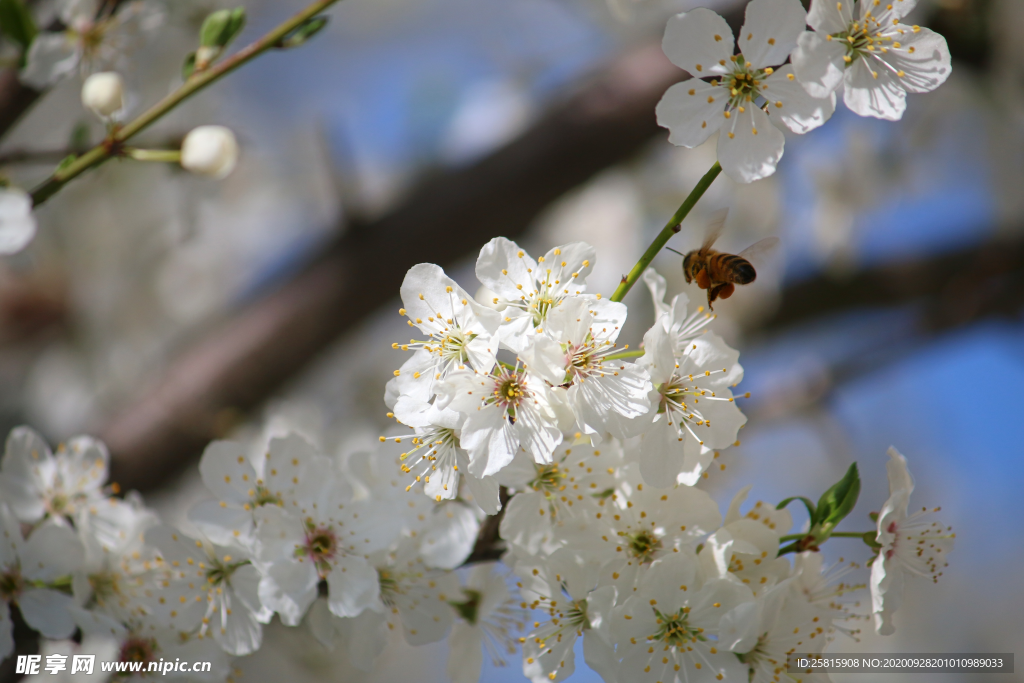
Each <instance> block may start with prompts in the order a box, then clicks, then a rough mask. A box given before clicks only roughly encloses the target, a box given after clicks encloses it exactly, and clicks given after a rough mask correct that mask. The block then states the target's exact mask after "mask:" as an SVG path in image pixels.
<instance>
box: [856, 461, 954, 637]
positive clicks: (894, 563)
mask: <svg viewBox="0 0 1024 683" xmlns="http://www.w3.org/2000/svg"><path fill="white" fill-rule="evenodd" d="M888 454H889V462H887V463H886V464H885V467H886V471H887V472H888V475H889V499H888V500H887V501H885V505H883V506H882V511H881V512H880V513H879V515H878V537H877V541H878V543H880V544H881V546H882V547H881V549H880V550H879V551H878V555H877V556H876V557H875V559H874V562H873V563H872V565H871V611H872V613H873V614H874V619H875V630H876V631H878V633H880V634H881V635H883V636H887V635H891V634H892V633H893V632H894V631H895V630H896V628H895V626H893V623H892V617H893V614H894V613H895V612H896V610H897V609H899V607H900V605H901V604H902V603H903V581H904V577H905V576H906V574H908V573H909V574H911V575H913V576H921V577H924V578H928V579H931V580H932V581H934V582H936V583H938V580H939V577H940V576H942V570H943V569H944V568H945V567H946V556H947V555H948V554H949V552H950V551H951V550H952V549H953V539H954V538H955V537H956V534H954V533H953V532H952V527H947V526H943V525H942V524H941V523H939V522H936V521H931V522H929V521H928V516H929V515H930V514H931V513H933V512H938V508H935V509H934V510H928V508H921V509H920V510H918V511H916V512H913V513H910V512H909V510H908V508H909V505H910V494H911V493H912V492H913V490H914V478H913V477H912V476H910V470H908V469H907V459H906V458H905V457H903V454H901V453H900V452H899V451H897V450H896V449H895V448H893V447H891V446H890V447H889V450H888Z"/></svg>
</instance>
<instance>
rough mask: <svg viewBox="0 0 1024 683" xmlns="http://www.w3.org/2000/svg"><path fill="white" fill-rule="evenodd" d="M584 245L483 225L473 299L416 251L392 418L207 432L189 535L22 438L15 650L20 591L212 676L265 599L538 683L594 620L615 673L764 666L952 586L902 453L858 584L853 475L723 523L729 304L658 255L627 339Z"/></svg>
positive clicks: (737, 672) (262, 615)
mask: <svg viewBox="0 0 1024 683" xmlns="http://www.w3.org/2000/svg"><path fill="white" fill-rule="evenodd" d="M595 258H596V256H595V254H594V251H593V249H592V248H591V247H589V246H587V245H585V244H581V243H576V244H569V245H565V246H562V247H559V248H556V249H552V250H551V251H550V252H548V253H547V254H546V255H545V256H544V257H543V258H538V259H536V260H534V259H532V258H531V257H530V256H528V255H527V254H526V253H525V252H524V251H523V250H522V249H520V248H519V247H518V246H517V245H516V244H514V243H512V242H510V241H508V240H505V239H496V240H493V241H492V242H490V243H489V244H488V245H487V246H486V247H484V249H483V251H482V252H481V255H480V259H479V261H478V264H477V266H478V267H477V272H478V276H479V278H480V280H481V281H482V282H483V283H484V286H482V287H481V288H480V291H479V292H478V293H477V297H478V298H479V301H478V300H477V298H473V297H471V296H470V295H469V294H468V293H467V292H466V291H465V290H463V289H462V288H461V287H459V286H458V285H457V284H456V283H455V282H454V281H453V280H451V279H449V278H448V277H447V276H445V274H444V273H443V271H442V270H441V269H440V268H439V267H437V266H433V265H419V266H416V267H414V268H412V269H411V270H410V271H409V274H408V277H407V278H406V281H405V283H404V284H403V286H402V296H403V299H404V302H405V308H403V310H402V313H403V315H405V316H407V317H408V319H409V323H410V325H411V326H412V327H413V328H414V329H416V330H418V331H419V332H420V336H421V337H422V338H421V339H418V340H417V339H413V340H410V341H409V343H408V344H399V345H397V346H398V347H399V348H403V347H404V348H406V349H407V350H408V351H409V352H411V355H410V357H409V358H408V360H407V361H406V362H405V363H404V364H403V365H402V367H401V369H400V370H399V371H398V372H396V376H395V377H394V379H392V380H391V381H390V383H389V384H388V387H387V393H386V401H387V403H388V405H389V406H390V407H391V408H392V411H393V413H392V415H393V416H394V417H395V418H396V419H397V420H398V421H399V422H400V423H401V424H402V425H403V426H400V427H399V428H400V429H401V430H402V433H401V435H395V436H392V437H382V441H384V442H385V443H384V444H383V445H380V446H378V447H377V452H375V453H356V454H352V455H349V456H347V457H345V458H335V457H329V456H327V455H325V454H323V453H321V452H319V451H318V450H317V448H316V447H314V446H313V445H311V444H310V443H309V442H308V441H307V440H306V439H304V438H303V437H301V436H299V435H297V434H294V433H280V430H275V432H274V433H273V435H271V434H267V435H266V436H265V437H263V438H261V439H259V440H257V441H256V443H255V444H254V445H253V446H251V447H250V446H243V445H242V444H239V443H235V442H229V441H218V442H214V443H212V444H211V445H210V446H209V447H208V448H207V449H206V452H205V453H204V454H203V457H202V460H201V462H200V464H199V471H200V474H201V476H202V480H203V483H204V484H205V486H206V488H207V489H208V490H209V494H210V499H209V500H207V501H204V502H200V503H198V504H196V505H195V506H194V507H193V508H192V509H191V510H190V511H189V515H188V518H189V521H190V523H191V525H192V527H193V528H194V530H193V531H190V532H188V533H186V532H184V531H181V530H178V529H175V528H172V527H170V526H167V525H165V524H162V523H161V522H160V520H159V519H158V517H157V515H156V514H154V513H153V512H152V511H149V510H147V509H146V508H145V506H144V505H143V503H142V501H141V499H140V498H139V497H138V496H137V495H135V494H129V495H128V496H126V497H124V498H121V497H119V496H118V495H117V494H118V491H117V487H116V486H107V485H106V479H107V464H108V460H109V456H108V454H107V451H106V449H105V448H104V446H103V445H102V444H101V443H99V442H97V441H95V440H93V439H91V438H88V437H79V438H76V439H73V440H71V441H70V442H68V443H67V444H66V445H63V446H61V447H60V448H58V450H57V451H56V453H54V452H51V450H50V449H49V447H48V446H47V444H46V443H45V441H43V439H42V438H41V437H40V436H39V435H37V434H36V433H35V432H33V431H31V430H30V429H28V428H26V427H19V428H18V429H15V430H14V431H13V432H12V433H11V435H10V437H9V438H8V441H7V446H6V451H5V453H4V455H3V459H2V461H0V496H2V497H0V522H2V525H3V534H4V536H3V539H2V541H3V543H2V545H0V658H3V657H7V656H8V655H10V654H11V652H12V650H13V646H14V642H13V638H12V631H13V626H12V624H13V623H15V622H14V621H12V618H13V616H14V613H13V612H12V610H17V611H18V613H19V614H20V619H21V620H22V621H23V622H24V624H26V625H27V626H28V627H30V628H32V629H35V630H36V631H38V632H39V633H40V634H41V635H42V636H45V637H46V638H50V639H58V640H59V639H68V638H71V637H72V636H74V635H75V634H76V633H78V634H80V637H81V638H86V639H88V642H89V643H90V644H91V645H90V646H95V647H97V648H101V649H102V651H105V652H111V653H116V654H115V655H113V656H116V657H117V658H119V659H120V660H122V661H134V662H143V663H146V662H151V661H156V660H158V659H160V658H163V659H164V660H167V659H175V658H180V659H187V660H195V661H210V662H213V670H212V671H211V672H203V673H201V674H198V673H188V674H187V676H195V677H197V678H199V679H201V680H206V681H217V680H224V679H225V678H226V677H227V676H228V674H229V671H230V666H231V659H232V658H233V657H240V656H245V655H248V654H251V653H253V652H255V651H256V650H257V649H259V647H260V645H261V643H262V634H263V625H264V624H267V623H268V622H269V621H270V620H271V619H272V618H273V617H274V616H275V615H277V617H278V618H279V619H280V621H281V622H282V623H284V624H285V625H288V626H299V625H300V624H302V625H304V626H305V627H306V628H308V629H309V630H310V634H311V636H312V637H314V638H315V639H316V640H317V641H319V642H320V643H322V644H323V645H325V646H327V647H331V648H340V649H341V650H342V651H344V652H345V653H346V656H347V658H348V660H349V661H350V662H352V663H353V664H354V665H355V666H358V667H361V668H364V669H370V668H371V667H372V666H373V665H374V662H375V660H376V659H377V658H378V657H379V656H380V655H381V653H382V651H383V650H384V648H385V647H386V645H387V643H388V638H387V633H388V631H389V630H399V631H401V632H402V633H403V634H404V637H405V640H406V641H407V642H408V643H409V644H411V645H419V644H424V643H431V642H436V641H439V640H442V639H444V638H446V637H447V638H449V642H450V660H449V666H448V670H449V673H450V674H451V677H452V680H453V681H455V683H475V681H477V680H478V679H479V678H480V675H481V670H482V665H483V658H484V654H485V652H486V653H488V654H489V655H490V656H491V658H492V659H493V661H494V662H496V663H499V664H501V663H505V662H506V660H507V657H508V656H509V655H512V654H515V653H516V652H517V651H521V653H522V657H523V671H524V674H525V675H526V676H527V677H528V678H530V679H531V680H533V681H537V682H538V683H539V682H540V681H545V680H547V681H550V680H562V679H564V678H566V677H568V676H569V675H571V674H572V673H573V671H574V668H575V664H574V645H575V642H576V640H578V639H579V638H582V639H583V643H582V651H583V653H584V657H585V659H586V662H587V664H588V665H589V666H590V667H591V668H592V669H594V670H595V671H597V672H599V673H600V674H601V675H602V676H603V677H604V678H605V680H607V681H627V680H629V681H634V680H635V681H651V682H652V683H653V682H654V681H662V682H663V683H665V682H667V681H702V680H709V681H710V680H733V681H755V680H756V681H773V680H778V676H779V675H780V673H781V672H782V671H784V670H785V669H786V667H787V657H789V656H790V655H793V654H794V653H818V652H821V651H822V649H823V648H824V647H825V646H826V644H827V643H828V642H830V640H831V639H832V638H833V636H834V635H835V634H836V633H837V632H845V633H847V634H855V633H856V632H857V631H858V629H857V628H856V620H857V619H864V618H867V615H866V614H864V615H859V614H856V613H855V611H854V610H852V609H851V605H850V603H849V602H848V601H847V599H846V597H845V596H853V595H854V594H855V593H856V592H857V591H860V590H863V589H865V588H866V587H867V586H868V585H869V584H870V588H871V596H872V601H871V602H872V612H873V614H874V618H875V621H876V627H877V629H878V630H879V632H881V633H891V632H892V630H893V625H892V615H893V613H894V611H895V609H896V608H897V607H898V605H899V602H900V598H901V592H902V583H903V578H904V576H905V575H906V574H907V573H910V574H912V575H924V576H930V577H932V578H936V579H937V577H938V576H939V575H940V574H941V570H942V568H943V567H944V566H945V559H944V558H945V555H946V554H947V553H948V552H949V551H950V550H951V548H952V538H953V535H952V534H951V533H950V530H949V529H948V528H947V527H943V526H941V525H939V524H938V523H937V522H932V523H928V522H927V521H926V520H925V519H924V515H926V514H927V513H928V511H927V510H925V511H922V512H920V513H916V514H908V512H907V510H908V504H909V496H910V493H911V491H912V489H913V482H912V479H911V477H910V474H909V472H908V471H907V469H906V461H905V459H904V458H903V456H901V455H899V454H898V453H897V452H896V451H895V450H892V451H890V458H891V461H890V463H889V480H890V499H889V501H888V502H886V504H885V505H884V507H882V509H881V512H880V513H878V514H877V515H875V519H876V522H877V530H876V531H874V532H870V533H867V534H864V541H865V543H867V544H868V545H869V546H870V548H871V549H872V554H873V555H874V557H873V558H871V560H870V561H869V562H868V564H870V565H871V577H870V581H868V580H866V579H865V580H864V581H863V582H862V583H860V584H852V583H849V582H848V581H845V580H841V579H843V578H844V576H845V575H847V574H850V573H852V572H855V571H858V570H860V567H859V566H858V565H855V564H846V565H840V566H836V567H829V568H825V567H823V566H822V561H821V556H820V555H819V554H818V553H817V550H818V546H819V545H820V544H821V543H823V542H824V541H826V540H828V538H829V537H830V536H831V535H832V534H833V533H838V532H836V531H835V526H836V525H837V524H838V523H839V522H841V521H842V520H843V518H845V517H846V516H847V515H848V514H849V513H850V511H851V510H852V509H853V506H854V504H855V503H856V500H857V496H858V493H859V489H860V481H859V475H858V474H857V469H856V467H855V466H852V467H851V468H850V470H849V471H848V472H847V474H846V476H844V478H843V479H842V480H841V481H840V482H838V483H837V484H836V485H834V486H833V487H832V488H831V489H829V491H827V492H826V493H825V494H824V495H823V496H822V497H821V500H820V501H819V503H818V504H817V505H815V504H813V503H811V502H810V501H809V500H808V499H801V500H803V501H804V503H805V505H806V506H807V507H808V511H809V515H810V520H809V522H808V523H807V525H806V526H805V527H804V529H803V530H802V531H799V532H797V533H790V532H791V531H792V527H793V520H792V518H791V516H790V513H789V512H788V511H787V510H786V509H785V508H786V505H787V504H788V503H789V502H790V501H791V500H793V499H788V500H786V501H783V502H782V503H780V504H779V505H777V506H775V505H768V504H765V503H763V502H757V503H755V504H753V505H751V506H746V509H744V507H745V502H746V498H747V495H748V493H749V491H750V487H749V486H748V487H746V488H744V489H743V490H742V491H740V492H739V494H737V495H736V497H735V498H734V499H733V501H732V503H731V504H730V505H729V507H728V509H727V510H726V511H725V513H724V515H723V514H722V512H721V511H720V510H719V508H718V506H717V504H716V503H715V502H714V501H713V500H712V498H711V496H710V495H709V494H708V493H707V492H705V491H704V490H702V489H701V488H699V487H698V486H696V484H699V483H700V482H701V481H702V480H703V476H702V475H703V474H704V473H705V471H706V470H707V468H708V465H709V464H710V463H711V462H712V461H713V460H714V458H715V455H716V452H717V451H716V449H719V448H724V447H727V446H729V445H730V444H732V443H733V442H735V440H736V436H737V432H738V430H739V428H740V427H741V426H742V425H743V423H744V419H745V418H744V417H743V415H742V413H740V411H739V409H738V408H737V406H736V402H735V400H734V398H733V395H732V393H731V390H730V387H731V386H733V385H735V384H736V383H737V382H738V381H739V380H740V378H741V376H742V369H741V368H740V367H739V365H738V364H737V357H738V355H737V353H736V352H735V351H734V350H732V349H730V348H729V347H728V346H727V345H726V344H725V343H724V342H723V341H722V340H721V339H720V338H719V337H717V336H716V335H715V334H714V333H713V332H711V331H710V330H708V329H707V328H708V326H709V324H710V323H712V322H713V320H714V318H713V316H711V315H709V314H707V313H705V312H704V311H703V310H702V309H698V310H697V311H696V312H694V313H688V312H687V310H686V309H687V302H686V299H685V297H684V296H682V295H679V296H676V297H675V298H674V299H673V300H672V301H671V303H666V302H665V289H666V286H665V281H664V280H663V279H662V278H661V277H660V276H659V275H657V274H656V273H654V272H653V271H648V273H647V274H646V277H645V279H646V282H647V285H648V287H649V288H650V290H651V293H652V295H653V299H654V304H655V306H654V308H655V321H654V324H653V326H652V327H651V328H650V330H648V331H647V333H646V334H645V335H644V343H643V349H642V350H637V351H629V350H626V349H625V347H623V348H622V350H619V349H618V348H617V346H616V344H617V337H618V334H619V331H620V329H621V327H622V324H623V322H624V321H625V317H626V308H625V306H624V305H623V304H621V303H616V302H610V301H607V300H606V299H603V298H602V297H600V296H599V295H597V294H588V293H587V291H586V276H587V274H588V273H589V272H590V270H591V269H592V267H593V265H594V262H595ZM627 358H629V359H636V360H635V362H634V361H633V360H627ZM390 441H395V442H400V443H401V444H403V449H402V450H404V452H402V453H401V454H399V453H398V452H397V451H396V449H395V447H394V446H392V445H391V444H390V443H388V442H390ZM405 444H408V446H407V447H405ZM424 493H425V494H426V495H424ZM499 511H500V513H501V515H502V516H501V517H492V518H491V519H490V520H488V521H487V523H486V524H484V523H483V522H484V518H485V515H486V514H495V513H498V512H499ZM843 535H850V534H849V533H847V532H844V534H843ZM854 535H856V536H858V537H860V536H861V534H859V533H858V534H854ZM787 542H788V545H787ZM791 553H792V556H793V560H794V561H792V562H791V561H790V558H789V557H788V555H790V554H791ZM495 559H501V560H502V561H503V564H498V563H496V562H493V560H495ZM467 563H469V564H472V565H474V566H473V567H472V569H471V570H469V571H468V572H457V571H455V570H456V569H458V568H459V567H462V566H464V565H466V564H467ZM502 567H504V568H502ZM49 647H50V649H53V650H54V651H63V650H66V649H68V648H69V647H72V644H68V643H56V644H55V645H52V646H49ZM803 678H804V677H803V676H802V675H796V677H795V680H803ZM807 680H811V678H810V677H807Z"/></svg>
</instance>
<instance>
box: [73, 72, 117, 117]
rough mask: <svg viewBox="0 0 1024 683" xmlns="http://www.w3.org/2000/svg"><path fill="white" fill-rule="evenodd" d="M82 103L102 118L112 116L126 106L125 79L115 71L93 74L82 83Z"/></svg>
mask: <svg viewBox="0 0 1024 683" xmlns="http://www.w3.org/2000/svg"><path fill="white" fill-rule="evenodd" d="M82 104H84V105H85V106H86V107H87V108H89V109H92V110H93V111H94V112H96V115H97V116H99V117H100V118H104V119H106V118H110V117H111V116H112V115H114V114H115V113H117V112H118V111H120V110H121V109H123V108H124V81H122V80H121V76H120V74H117V73H114V72H113V71H106V72H103V73H98V74H93V75H92V76H89V77H88V78H87V79H85V83H84V84H83V85H82Z"/></svg>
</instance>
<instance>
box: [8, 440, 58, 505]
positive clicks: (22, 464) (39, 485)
mask: <svg viewBox="0 0 1024 683" xmlns="http://www.w3.org/2000/svg"><path fill="white" fill-rule="evenodd" d="M56 467H57V465H56V463H55V462H54V458H53V454H52V453H51V452H50V446H49V445H48V444H47V443H46V441H45V440H44V439H43V437H41V436H39V434H37V433H36V432H35V431H33V430H32V429H29V428H28V427H16V428H15V429H13V430H12V431H11V433H10V435H8V437H7V447H6V448H5V450H4V457H3V460H2V461H0V491H2V492H3V499H4V501H5V502H6V503H7V505H8V506H9V507H10V511H11V512H12V513H13V514H14V515H15V516H16V517H17V518H18V519H20V520H22V521H26V522H34V521H37V520H39V519H41V518H42V517H43V515H44V514H46V507H45V503H44V501H43V491H44V490H45V488H46V487H47V484H48V483H49V482H50V481H52V479H53V477H54V475H55V474H56Z"/></svg>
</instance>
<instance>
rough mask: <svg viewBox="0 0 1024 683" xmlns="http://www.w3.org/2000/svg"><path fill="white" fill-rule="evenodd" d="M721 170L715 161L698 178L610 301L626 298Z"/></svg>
mask: <svg viewBox="0 0 1024 683" xmlns="http://www.w3.org/2000/svg"><path fill="white" fill-rule="evenodd" d="M721 172H722V166H721V165H720V164H719V163H718V162H717V161H716V162H715V165H714V166H712V167H711V170H709V171H708V172H707V173H705V174H704V177H703V178H701V179H700V182H699V183H697V186H696V187H695V188H693V191H692V192H691V193H690V195H689V196H688V197H687V198H686V199H685V200H683V203H682V204H681V205H680V206H679V210H678V211H676V212H675V214H673V215H672V218H670V219H669V221H668V223H666V224H665V227H664V228H662V229H661V232H659V233H658V236H657V237H655V238H654V241H653V242H651V246H649V247H647V251H645V252H644V255H643V256H641V257H640V260H639V261H637V262H636V265H635V266H633V270H631V271H629V275H627V276H626V277H624V278H623V279H622V282H620V283H619V286H618V287H616V288H615V292H614V293H613V294H612V296H611V300H612V301H622V300H623V299H625V298H626V294H628V293H629V290H630V289H631V288H632V287H633V285H634V284H636V281H637V280H639V279H640V276H641V275H643V274H644V271H645V270H647V266H649V265H651V261H653V260H654V257H655V256H657V255H658V252H659V251H661V250H662V248H663V247H664V246H665V245H666V244H668V241H669V240H670V239H671V238H672V235H674V234H676V233H677V232H679V230H680V229H681V226H682V222H683V219H684V218H686V215H687V214H688V213H690V210H691V209H692V208H693V207H694V205H695V204H696V203H697V200H699V199H700V198H701V197H703V196H704V193H705V192H707V189H708V188H709V187H711V183H713V182H715V178H717V177H718V174H719V173H721Z"/></svg>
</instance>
